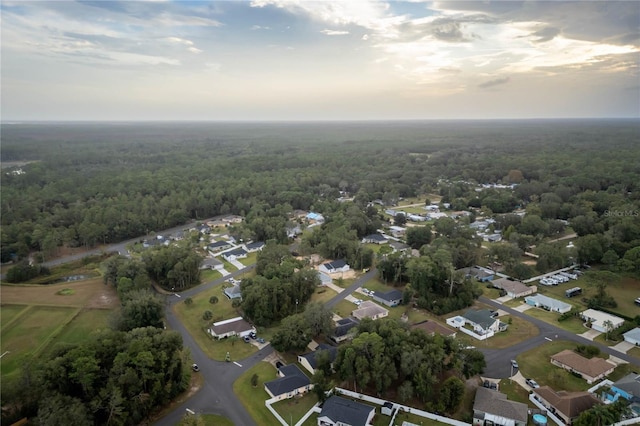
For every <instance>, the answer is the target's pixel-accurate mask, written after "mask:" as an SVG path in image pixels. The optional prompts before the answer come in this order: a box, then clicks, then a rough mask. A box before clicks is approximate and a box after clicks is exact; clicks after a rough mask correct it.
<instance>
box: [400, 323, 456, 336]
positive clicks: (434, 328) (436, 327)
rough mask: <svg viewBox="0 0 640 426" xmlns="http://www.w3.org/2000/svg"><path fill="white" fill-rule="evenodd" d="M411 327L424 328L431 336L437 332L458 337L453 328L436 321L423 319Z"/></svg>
mask: <svg viewBox="0 0 640 426" xmlns="http://www.w3.org/2000/svg"><path fill="white" fill-rule="evenodd" d="M411 329H412V330H413V329H417V330H423V331H424V332H425V333H427V334H428V335H430V336H433V335H435V334H439V335H441V336H445V337H456V332H455V331H453V330H451V329H450V328H449V327H445V326H444V325H441V324H439V323H437V322H435V321H428V320H425V321H421V322H419V323H416V324H413V325H412V326H411Z"/></svg>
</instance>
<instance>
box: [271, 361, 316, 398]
mask: <svg viewBox="0 0 640 426" xmlns="http://www.w3.org/2000/svg"><path fill="white" fill-rule="evenodd" d="M278 376H279V377H278V378H277V379H275V380H271V381H270V382H266V383H265V384H264V390H265V391H266V392H267V393H268V394H269V396H271V398H275V399H276V401H280V400H283V399H288V398H293V397H294V396H297V395H301V394H304V393H306V392H308V391H310V390H311V389H313V385H312V384H311V380H309V377H307V375H306V374H304V372H303V371H302V370H300V367H298V366H297V365H295V364H291V365H285V366H283V367H280V368H279V369H278Z"/></svg>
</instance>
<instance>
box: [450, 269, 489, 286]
mask: <svg viewBox="0 0 640 426" xmlns="http://www.w3.org/2000/svg"><path fill="white" fill-rule="evenodd" d="M456 272H459V273H462V274H464V276H465V278H474V279H476V280H478V281H480V282H481V283H484V282H487V281H491V280H493V277H494V273H493V272H491V271H488V270H486V269H483V268H479V267H477V266H471V267H469V268H462V269H458V270H456Z"/></svg>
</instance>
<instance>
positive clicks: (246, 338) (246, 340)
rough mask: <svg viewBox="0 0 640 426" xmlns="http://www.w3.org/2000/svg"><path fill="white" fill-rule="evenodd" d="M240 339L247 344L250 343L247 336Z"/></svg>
mask: <svg viewBox="0 0 640 426" xmlns="http://www.w3.org/2000/svg"><path fill="white" fill-rule="evenodd" d="M242 339H243V340H244V342H245V343H249V342H250V341H251V338H250V337H249V336H244V337H243V338H242Z"/></svg>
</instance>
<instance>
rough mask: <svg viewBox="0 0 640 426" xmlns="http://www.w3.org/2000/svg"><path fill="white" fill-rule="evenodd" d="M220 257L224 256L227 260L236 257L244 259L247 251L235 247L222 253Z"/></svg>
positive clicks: (232, 259)
mask: <svg viewBox="0 0 640 426" xmlns="http://www.w3.org/2000/svg"><path fill="white" fill-rule="evenodd" d="M222 257H224V258H225V259H226V260H227V261H229V262H231V261H234V260H237V259H244V258H245V257H247V252H246V250H245V249H242V248H237V249H234V250H230V251H227V252H224V253H222Z"/></svg>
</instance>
